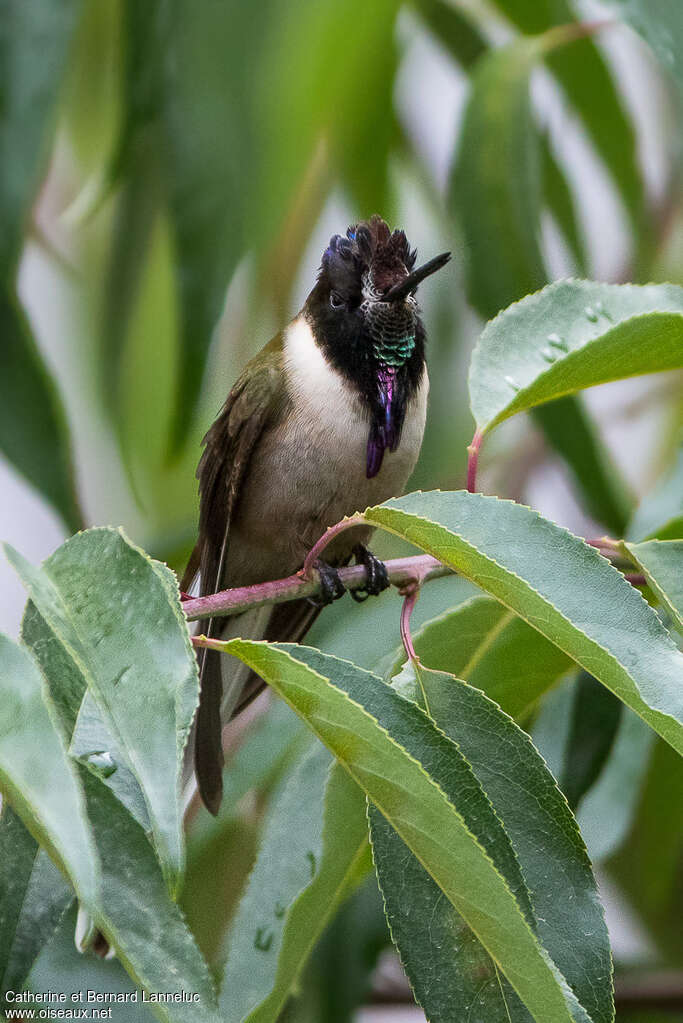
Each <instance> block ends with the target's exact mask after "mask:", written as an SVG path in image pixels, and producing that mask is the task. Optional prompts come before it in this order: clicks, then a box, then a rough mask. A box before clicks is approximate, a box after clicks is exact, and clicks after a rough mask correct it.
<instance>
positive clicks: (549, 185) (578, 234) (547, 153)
mask: <svg viewBox="0 0 683 1023" xmlns="http://www.w3.org/2000/svg"><path fill="white" fill-rule="evenodd" d="M541 156H542V160H543V194H544V197H545V200H546V202H547V204H548V206H549V208H550V211H551V213H552V214H553V217H554V218H555V223H556V224H557V226H558V227H559V229H560V231H561V232H562V234H563V236H564V240H565V242H566V243H567V247H568V248H569V251H570V252H571V254H572V256H573V257H574V260H575V261H576V267H577V270H578V272H579V273H580V274H581V275H584V274H586V275H587V274H588V253H587V252H586V240H585V238H584V236H583V231H582V229H581V225H580V223H579V220H578V217H577V215H576V204H575V202H574V196H573V194H572V190H571V188H570V187H569V183H568V181H567V179H566V177H565V175H564V173H563V171H562V168H561V167H560V165H559V163H558V162H557V160H556V158H555V154H554V153H553V151H552V148H551V146H550V142H549V141H548V138H547V136H545V135H544V136H543V138H542V140H541Z"/></svg>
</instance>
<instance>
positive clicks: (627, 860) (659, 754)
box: [608, 742, 683, 966]
mask: <svg viewBox="0 0 683 1023" xmlns="http://www.w3.org/2000/svg"><path fill="white" fill-rule="evenodd" d="M652 754H653V755H652V757H651V758H650V763H649V770H648V771H647V773H646V776H645V778H644V782H643V784H641V785H639V787H638V793H637V796H638V798H637V808H636V812H635V813H634V814H633V816H632V819H631V821H630V825H631V826H630V828H629V832H628V838H627V840H626V843H625V844H624V845H623V847H622V848H621V849H620V850H619V852H618V853H617V855H616V856H613V857H612V859H611V860H610V862H609V865H608V869H609V871H610V873H611V874H612V875H613V876H616V879H617V881H618V883H619V886H620V888H621V890H622V891H623V892H625V894H626V896H627V898H628V900H629V902H630V903H631V905H632V906H633V907H634V909H635V910H636V912H637V913H638V915H639V916H640V918H641V919H642V920H643V922H644V923H645V925H646V927H647V929H648V934H649V935H650V936H651V937H652V938H653V939H654V940H655V942H656V944H657V946H658V948H659V950H660V951H661V953H662V955H663V956H666V957H667V958H668V960H669V961H670V962H671V964H672V965H675V966H677V965H678V964H679V963H680V962H681V959H682V958H683V930H682V929H681V916H682V914H683V876H682V875H681V856H682V855H683V814H681V813H678V812H672V810H673V808H674V807H675V808H678V807H680V806H681V805H683V759H681V757H679V756H677V755H676V753H675V752H674V751H673V750H672V749H671V748H670V747H668V746H667V745H666V744H665V743H662V742H658V743H657V744H656V745H655V747H654V750H653V751H652Z"/></svg>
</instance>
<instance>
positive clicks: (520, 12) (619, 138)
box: [494, 0, 643, 231]
mask: <svg viewBox="0 0 683 1023" xmlns="http://www.w3.org/2000/svg"><path fill="white" fill-rule="evenodd" d="M494 3H495V4H496V6H497V7H498V8H499V9H500V10H501V11H503V12H504V13H505V14H506V15H507V17H508V18H509V19H510V20H511V21H512V23H513V24H514V25H516V26H517V27H518V28H519V29H520V30H521V31H522V32H524V33H526V34H527V35H537V34H540V33H542V32H547V31H548V29H552V28H553V26H563V25H567V24H569V23H572V22H574V21H575V10H574V7H573V5H572V4H570V3H569V2H568V0H544V2H541V3H539V2H538V0H494ZM547 65H548V67H549V69H550V70H551V71H552V73H553V74H554V75H555V77H556V79H557V81H558V82H559V83H560V85H561V86H562V89H563V90H564V92H565V95H566V97H567V100H568V102H569V103H570V104H571V105H572V106H573V107H574V109H575V110H576V112H577V114H578V115H579V117H580V118H581V122H582V124H583V126H584V128H585V129H586V132H587V133H588V136H589V137H590V139H591V141H592V143H593V145H594V146H595V149H596V151H597V152H598V154H599V155H600V156H601V158H602V159H603V161H604V163H605V166H606V167H607V169H608V171H609V172H610V174H611V175H612V178H613V180H614V182H615V184H616V186H617V188H618V189H619V193H620V195H621V198H622V200H623V202H624V206H625V207H626V210H627V211H628V213H629V216H630V218H631V221H632V223H633V224H634V226H635V228H636V230H637V231H638V230H639V229H640V228H641V227H642V213H643V182H642V178H641V174H640V170H639V167H638V157H637V152H636V135H635V131H634V128H633V125H632V124H631V121H630V119H629V116H628V114H627V111H626V108H625V106H624V103H623V102H622V99H621V96H620V94H619V91H618V89H617V86H616V84H615V81H614V78H613V76H612V74H611V72H610V69H609V65H608V64H607V62H606V61H605V59H604V58H603V56H602V54H601V53H600V50H599V49H598V47H597V46H596V45H595V43H594V42H593V41H592V40H591V39H588V38H583V39H576V40H574V41H573V42H571V45H568V46H564V47H562V48H559V49H557V50H555V51H553V52H551V53H549V54H548V57H547Z"/></svg>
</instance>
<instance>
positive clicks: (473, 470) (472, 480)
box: [467, 430, 484, 494]
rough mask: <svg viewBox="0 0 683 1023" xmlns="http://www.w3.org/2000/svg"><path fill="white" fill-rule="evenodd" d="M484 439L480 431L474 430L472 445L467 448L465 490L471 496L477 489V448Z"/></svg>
mask: <svg viewBox="0 0 683 1023" xmlns="http://www.w3.org/2000/svg"><path fill="white" fill-rule="evenodd" d="M483 439H484V434H483V433H482V432H481V430H475V432H474V437H473V438H472V443H471V444H470V445H469V447H468V448H467V489H468V490H469V492H470V494H473V493H474V492H475V491H476V489H477V465H478V464H479V448H480V447H481V442H482V440H483Z"/></svg>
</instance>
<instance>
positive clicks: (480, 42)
mask: <svg viewBox="0 0 683 1023" xmlns="http://www.w3.org/2000/svg"><path fill="white" fill-rule="evenodd" d="M413 7H414V8H415V10H416V11H418V13H419V14H420V16H421V18H422V19H423V20H424V22H425V24H426V25H427V26H428V27H429V29H430V30H431V31H432V32H433V33H434V35H435V36H436V38H437V39H438V40H439V42H440V43H441V44H442V45H443V46H445V48H446V49H447V50H448V52H449V53H451V54H452V56H453V57H455V59H456V60H457V62H458V64H461V65H462V66H463V67H464V68H465V69H467V70H469V69H470V68H471V67H472V65H473V64H474V63H475V62H476V61H477V60H478V59H479V58H480V57H481V56H482V55H483V54H484V53H485V52H486V50H487V49H488V43H487V41H486V39H485V38H484V36H483V35H482V34H481V32H480V31H479V29H478V28H477V26H476V24H475V23H474V21H473V20H472V18H470V17H469V15H468V14H467V13H466V12H465V11H462V10H460V9H459V8H457V7H452V6H451V4H449V3H448V2H447V0H413Z"/></svg>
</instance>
